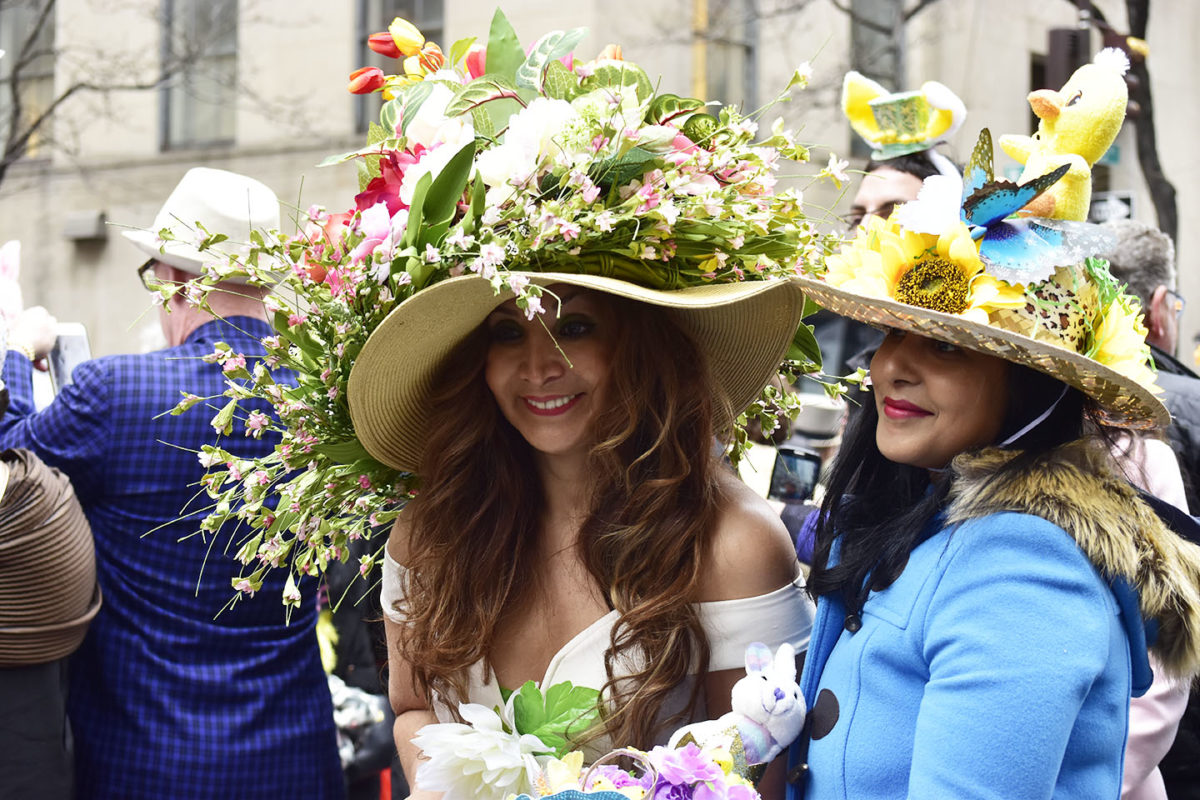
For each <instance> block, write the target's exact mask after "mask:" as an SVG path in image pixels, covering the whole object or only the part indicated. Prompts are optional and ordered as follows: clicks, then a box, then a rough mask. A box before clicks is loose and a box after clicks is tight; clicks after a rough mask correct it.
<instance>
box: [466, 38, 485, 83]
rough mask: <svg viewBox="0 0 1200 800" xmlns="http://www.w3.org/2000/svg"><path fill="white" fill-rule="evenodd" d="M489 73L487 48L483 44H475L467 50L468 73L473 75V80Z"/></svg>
mask: <svg viewBox="0 0 1200 800" xmlns="http://www.w3.org/2000/svg"><path fill="white" fill-rule="evenodd" d="M486 74H487V48H486V47H484V46H483V45H479V44H473V45H471V49H470V50H468V51H467V75H469V76H471V80H474V79H475V78H480V77H483V76H484V75H486Z"/></svg>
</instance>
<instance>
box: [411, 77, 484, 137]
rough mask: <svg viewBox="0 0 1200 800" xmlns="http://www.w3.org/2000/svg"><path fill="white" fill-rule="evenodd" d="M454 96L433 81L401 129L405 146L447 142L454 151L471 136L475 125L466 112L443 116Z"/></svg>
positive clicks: (473, 135)
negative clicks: (405, 126) (406, 141)
mask: <svg viewBox="0 0 1200 800" xmlns="http://www.w3.org/2000/svg"><path fill="white" fill-rule="evenodd" d="M453 98H454V93H453V92H451V91H450V90H449V89H448V88H447V87H445V86H443V85H442V84H440V83H433V91H432V92H430V93H429V97H427V98H425V102H424V103H422V104H421V107H420V108H418V109H417V113H416V114H414V115H413V118H412V121H411V122H409V123H408V127H407V128H406V129H405V130H404V136H405V137H406V138H407V139H408V142H409V145H410V147H411V145H413V144H421V145H424V146H425V147H427V148H431V147H433V146H434V145H439V144H447V145H449V146H450V147H452V148H453V150H454V152H458V151H459V150H460V149H462V146H463V145H465V144H466V143H467V142H469V141H471V140H472V139H474V138H475V127H474V125H473V124H472V122H471V115H470V114H462V115H459V116H457V117H454V118H453V119H448V118H447V117H446V106H447V105H449V103H450V101H451V100H452V99H453Z"/></svg>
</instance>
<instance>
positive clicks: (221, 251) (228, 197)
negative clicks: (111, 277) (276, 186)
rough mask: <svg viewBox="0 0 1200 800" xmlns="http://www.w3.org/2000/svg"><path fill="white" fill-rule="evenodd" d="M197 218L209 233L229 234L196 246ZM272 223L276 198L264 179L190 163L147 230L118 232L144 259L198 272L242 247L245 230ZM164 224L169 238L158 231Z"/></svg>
mask: <svg viewBox="0 0 1200 800" xmlns="http://www.w3.org/2000/svg"><path fill="white" fill-rule="evenodd" d="M197 223H199V225H203V226H204V228H205V230H207V231H208V232H209V233H210V234H217V233H221V234H225V235H226V236H228V237H229V239H228V240H227V241H226V242H223V243H222V244H220V245H217V246H215V247H211V248H208V249H206V250H204V251H203V252H202V251H200V250H199V249H198V248H197V247H196V244H197V243H198V241H199V240H200V239H201V238H202V237H203V236H204V233H203V232H202V231H201V230H200V227H199V225H198V224H197ZM278 227H279V199H278V198H277V197H276V196H275V193H274V192H273V191H271V190H270V189H269V188H267V186H266V184H263V183H261V182H260V181H256V180H255V179H254V178H250V177H247V176H245V175H239V174H238V173H236V172H228V171H226V170H223V169H212V168H211V167H194V168H192V169H190V170H188V171H187V174H185V175H184V176H183V179H182V180H180V181H179V185H177V186H176V187H175V189H174V190H173V191H172V192H171V195H170V196H169V197H168V198H167V201H166V202H165V203H163V206H162V208H160V209H159V211H158V215H157V216H155V218H154V225H153V226H152V227H151V229H150V230H131V231H124V232H123V233H122V235H123V236H124V237H125V238H126V239H128V240H129V241H131V242H133V244H134V245H135V246H136V247H137V248H138V249H139V250H141V251H142V252H143V253H145V254H146V255H147V256H148V257H149V258H150V259H152V260H155V261H161V262H162V263H164V264H168V265H170V266H172V267H176V268H178V269H182V270H185V271H187V272H194V273H196V274H200V272H201V270H202V268H203V267H204V265H205V264H207V263H209V262H212V261H218V260H221V259H222V258H224V257H225V256H228V255H230V254H237V253H238V252H240V251H244V249H245V244H244V243H248V242H249V241H250V231H252V230H256V229H274V228H278ZM164 228H166V229H168V230H170V231H171V234H172V236H173V237H174V238H172V239H168V240H166V241H164V240H163V239H162V238H161V237H160V236H159V233H160V231H162V230H163V229H164ZM231 280H233V281H235V282H244V279H238V278H231Z"/></svg>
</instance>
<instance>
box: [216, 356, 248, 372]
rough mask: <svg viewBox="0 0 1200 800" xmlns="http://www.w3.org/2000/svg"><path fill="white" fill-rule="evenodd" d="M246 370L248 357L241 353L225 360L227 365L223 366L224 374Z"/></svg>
mask: <svg viewBox="0 0 1200 800" xmlns="http://www.w3.org/2000/svg"><path fill="white" fill-rule="evenodd" d="M245 368H246V357H245V356H244V355H242V354H241V353H234V354H233V355H231V356H229V358H227V359H225V363H224V364H222V365H221V371H222V372H226V373H229V372H236V371H238V370H239V369H245Z"/></svg>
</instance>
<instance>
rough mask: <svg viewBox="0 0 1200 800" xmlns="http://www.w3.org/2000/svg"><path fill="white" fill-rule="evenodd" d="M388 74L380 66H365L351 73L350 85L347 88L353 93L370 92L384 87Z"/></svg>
mask: <svg viewBox="0 0 1200 800" xmlns="http://www.w3.org/2000/svg"><path fill="white" fill-rule="evenodd" d="M385 82H386V76H385V75H384V74H383V70H381V69H380V68H379V67H363V68H362V69H356V70H354V72H351V73H350V85H349V86H347V87H346V88H347V89H349V90H350V93H351V94H370V93H371V92H374V91H376V90H378V89H382V88H383V85H384V83H385Z"/></svg>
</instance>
